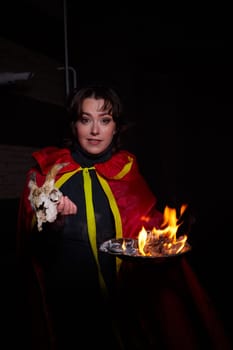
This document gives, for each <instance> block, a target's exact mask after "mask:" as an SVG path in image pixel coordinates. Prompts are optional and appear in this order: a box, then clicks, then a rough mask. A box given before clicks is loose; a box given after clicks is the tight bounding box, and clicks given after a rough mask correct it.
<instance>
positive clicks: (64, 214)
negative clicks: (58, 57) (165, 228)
mask: <svg viewBox="0 0 233 350" xmlns="http://www.w3.org/2000/svg"><path fill="white" fill-rule="evenodd" d="M69 112H70V118H71V119H70V130H71V134H70V135H69V137H68V138H66V146H65V147H64V148H56V147H46V148H44V149H42V150H39V151H36V152H34V153H33V157H34V159H35V161H36V165H35V167H33V168H32V169H30V170H29V172H28V174H27V179H26V184H25V189H24V192H23V194H22V198H21V203H20V211H19V218H18V243H19V252H20V254H21V255H22V256H23V259H22V260H23V261H24V262H25V264H26V266H29V265H30V263H32V266H33V271H34V272H35V276H36V281H38V282H39V284H38V286H39V288H38V290H37V292H38V293H37V294H38V295H39V296H41V300H42V305H43V310H44V315H45V319H46V321H47V326H48V330H49V333H50V339H52V345H53V346H54V344H56V345H55V346H57V347H55V348H56V349H57V348H58V349H63V348H64V349H65V348H66V349H70V348H71V346H72V348H73V347H74V348H75V347H77V346H78V345H80V344H83V343H85V346H86V347H88V346H89V345H90V346H91V345H92V343H93V342H94V344H95V345H100V346H101V347H102V348H111V349H114V348H120V346H121V340H119V337H118V333H117V331H116V327H115V325H114V314H115V312H114V308H115V307H116V305H115V304H114V300H115V296H116V295H115V283H116V277H117V269H118V266H116V265H117V264H116V259H114V258H113V257H112V256H109V255H107V254H106V253H103V252H100V251H99V247H100V245H101V243H103V242H104V241H107V240H109V239H112V238H119V237H123V236H124V237H134V238H136V237H137V236H138V233H139V231H140V230H141V228H142V226H145V227H146V229H148V230H149V229H152V228H153V227H156V228H158V227H159V226H160V225H161V223H162V221H163V215H162V213H161V212H160V211H158V210H157V208H156V197H155V195H154V194H153V193H152V192H151V190H150V188H149V187H148V185H147V183H146V182H145V180H144V178H143V177H142V175H141V174H140V172H139V168H138V164H137V160H136V158H135V156H134V155H133V154H131V153H130V152H128V151H126V150H123V149H121V148H120V136H121V133H122V131H123V130H124V127H125V122H124V119H123V114H122V106H121V101H120V99H119V97H118V95H117V94H116V92H115V91H114V90H112V89H111V88H109V87H105V86H88V87H84V88H81V89H80V90H79V91H76V92H75V93H74V95H73V96H72V98H71V102H70V107H69ZM55 164H57V165H58V169H59V170H57V173H56V175H55V181H56V182H55V187H56V188H59V190H60V191H61V197H60V199H59V201H58V202H57V203H56V204H55V205H56V210H57V213H56V214H57V215H55V217H56V218H55V220H52V221H51V220H50V222H49V220H48V221H46V218H45V220H44V222H43V224H42V229H41V230H38V226H37V225H36V220H35V218H36V216H35V214H38V210H39V209H42V208H41V207H40V208H39V207H37V208H36V207H33V205H32V202H31V201H30V198H31V197H29V196H30V195H31V194H32V190H31V187H30V185H29V184H30V181H31V179H32V175H33V176H34V179H35V181H36V185H37V186H38V187H41V186H42V185H43V184H44V182H45V181H46V176H48V174H49V172H50V170H51V169H52V168H53V166H54V165H55ZM60 164H62V166H61V167H60ZM43 205H44V204H43ZM44 210H46V209H45V208H44V207H43V210H42V214H44ZM37 218H38V217H37ZM26 258H27V259H26ZM111 301H112V304H109V303H111ZM110 305H111V306H110ZM115 311H116V310H115ZM115 331H116V332H115ZM89 332H91V333H89ZM92 333H93V336H94V337H95V338H94V339H93V338H92ZM88 334H89V336H88ZM54 339H55V340H54Z"/></svg>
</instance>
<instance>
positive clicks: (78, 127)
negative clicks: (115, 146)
mask: <svg viewBox="0 0 233 350" xmlns="http://www.w3.org/2000/svg"><path fill="white" fill-rule="evenodd" d="M103 104H104V100H103V99H100V100H96V99H95V98H86V99H84V100H83V104H82V115H81V116H80V118H79V119H78V120H77V122H76V123H75V131H76V135H77V139H78V141H79V143H80V145H81V147H82V148H83V149H84V150H85V151H86V152H88V153H90V154H99V153H102V152H104V151H105V150H106V149H107V148H108V146H109V145H110V144H111V142H112V139H113V136H114V134H115V133H116V123H115V122H114V120H113V117H112V115H110V114H109V111H104V110H102V106H103Z"/></svg>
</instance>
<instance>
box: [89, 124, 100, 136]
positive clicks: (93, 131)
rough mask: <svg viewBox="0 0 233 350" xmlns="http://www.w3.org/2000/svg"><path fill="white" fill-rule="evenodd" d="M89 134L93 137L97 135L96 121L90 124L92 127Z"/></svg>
mask: <svg viewBox="0 0 233 350" xmlns="http://www.w3.org/2000/svg"><path fill="white" fill-rule="evenodd" d="M91 133H92V134H93V135H97V134H98V133H99V126H98V122H97V121H94V122H93V123H92V127H91Z"/></svg>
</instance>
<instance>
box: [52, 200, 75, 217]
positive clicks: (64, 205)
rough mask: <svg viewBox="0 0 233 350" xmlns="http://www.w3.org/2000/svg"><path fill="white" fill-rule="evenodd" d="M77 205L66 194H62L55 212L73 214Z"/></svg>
mask: <svg viewBox="0 0 233 350" xmlns="http://www.w3.org/2000/svg"><path fill="white" fill-rule="evenodd" d="M77 210H78V208H77V205H76V204H74V203H73V202H72V201H71V200H70V199H69V198H68V197H67V196H62V197H61V199H60V201H59V203H58V205H57V212H58V213H60V214H61V215H74V214H76V213H77Z"/></svg>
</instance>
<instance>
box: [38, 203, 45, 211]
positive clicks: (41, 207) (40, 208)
mask: <svg viewBox="0 0 233 350" xmlns="http://www.w3.org/2000/svg"><path fill="white" fill-rule="evenodd" d="M39 210H44V202H43V203H41V204H40V205H39V206H38V207H36V211H39Z"/></svg>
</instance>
